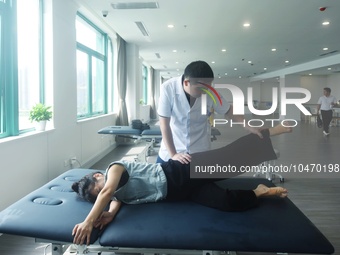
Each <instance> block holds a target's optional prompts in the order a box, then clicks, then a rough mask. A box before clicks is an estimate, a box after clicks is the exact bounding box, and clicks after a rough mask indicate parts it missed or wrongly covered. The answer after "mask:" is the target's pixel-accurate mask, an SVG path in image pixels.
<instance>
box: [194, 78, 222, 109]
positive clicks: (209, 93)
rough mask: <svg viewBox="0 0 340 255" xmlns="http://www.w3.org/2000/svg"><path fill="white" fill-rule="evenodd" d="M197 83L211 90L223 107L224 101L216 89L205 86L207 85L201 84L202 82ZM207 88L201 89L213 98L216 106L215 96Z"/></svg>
mask: <svg viewBox="0 0 340 255" xmlns="http://www.w3.org/2000/svg"><path fill="white" fill-rule="evenodd" d="M197 83H199V84H201V85H203V86H205V87H206V88H208V89H210V90H211V91H212V92H213V93H214V94H215V96H216V97H217V99H218V101H219V102H220V105H222V99H221V97H220V95H219V94H218V93H217V91H216V89H214V88H213V87H212V86H211V85H208V84H205V83H203V82H200V81H199V82H197ZM206 88H200V89H201V90H203V91H204V92H205V93H206V94H207V95H209V96H210V97H211V99H212V100H213V102H214V104H217V102H216V99H215V96H214V95H213V93H211V92H210V91H209V90H208V89H206Z"/></svg>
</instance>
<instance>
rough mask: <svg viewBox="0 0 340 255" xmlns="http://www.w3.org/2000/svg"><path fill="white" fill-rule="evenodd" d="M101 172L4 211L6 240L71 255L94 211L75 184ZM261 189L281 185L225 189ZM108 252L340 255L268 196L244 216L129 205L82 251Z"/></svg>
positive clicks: (70, 177)
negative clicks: (77, 232)
mask: <svg viewBox="0 0 340 255" xmlns="http://www.w3.org/2000/svg"><path fill="white" fill-rule="evenodd" d="M93 171H95V170H91V169H72V170H69V171H67V172H65V173H63V174H61V175H60V176H58V177H56V178H55V179H53V180H52V181H50V182H48V183H47V184H45V185H43V186H42V187H40V188H38V189H37V190H35V191H33V192H31V193H30V194H28V195H27V196H25V197H23V198H22V199H20V200H19V201H17V202H15V203H14V204H12V205H11V206H9V207H8V208H7V209H5V210H3V211H2V212H0V233H6V234H12V235H19V236H27V237H34V238H36V240H37V241H39V242H42V241H43V242H47V243H51V244H52V255H60V254H63V252H64V251H65V250H64V248H63V247H65V245H66V246H68V245H70V244H71V243H72V240H73V237H72V234H71V233H72V229H73V227H74V226H75V224H77V223H80V222H82V221H83V220H84V219H85V217H86V215H87V214H88V212H89V211H90V209H91V207H92V204H91V203H89V202H85V201H83V200H80V199H79V198H78V197H77V195H76V193H75V192H72V190H71V185H72V183H73V182H74V181H77V180H79V179H80V178H81V177H83V176H84V175H85V174H87V173H90V172H93ZM259 183H264V184H266V185H268V186H273V185H274V184H272V183H271V182H270V181H268V180H266V179H260V178H232V179H228V180H225V181H222V182H220V185H223V186H224V187H227V188H229V189H253V188H255V187H256V186H257V185H258V184H259ZM0 238H1V237H0ZM71 247H73V246H72V245H70V246H69V248H71ZM106 251H107V252H111V253H112V252H117V253H158V254H175V253H177V254H183V253H184V254H203V255H208V254H210V255H211V254H217V253H220V252H222V251H228V252H230V253H229V254H231V253H235V252H236V251H246V252H282V253H309V254H332V253H333V252H334V248H333V246H332V245H331V243H330V242H329V241H328V240H327V239H326V237H325V236H324V235H323V234H322V233H321V232H320V231H319V230H318V229H317V228H316V226H315V225H314V224H313V223H312V222H311V221H310V220H309V219H308V218H307V217H306V216H305V215H304V214H303V213H302V212H301V211H300V210H299V209H298V208H297V207H296V206H295V205H294V204H293V203H292V202H291V201H290V200H289V198H283V199H282V198H277V197H270V198H268V197H267V198H261V200H260V201H259V205H258V206H257V207H255V208H253V209H250V210H248V211H244V212H222V211H219V210H216V209H212V208H208V207H204V206H202V205H199V204H195V203H193V202H190V201H181V202H158V203H150V204H140V205H122V208H121V209H120V211H119V212H118V214H117V215H116V218H115V219H114V220H113V221H112V222H111V223H110V224H109V225H108V226H107V227H106V228H105V229H104V230H103V231H101V232H99V231H98V230H94V231H93V233H92V238H91V245H90V246H87V247H85V246H79V247H78V251H77V253H78V254H85V253H90V254H101V252H106ZM92 252H96V253H92Z"/></svg>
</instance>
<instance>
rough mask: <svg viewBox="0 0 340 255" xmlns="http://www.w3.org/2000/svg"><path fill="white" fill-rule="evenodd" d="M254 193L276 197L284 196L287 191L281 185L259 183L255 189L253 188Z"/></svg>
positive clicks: (259, 195)
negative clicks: (270, 185)
mask: <svg viewBox="0 0 340 255" xmlns="http://www.w3.org/2000/svg"><path fill="white" fill-rule="evenodd" d="M254 193H255V195H256V196H257V197H264V196H278V197H286V196H287V195H288V191H287V189H285V188H282V187H270V188H269V187H267V186H266V185H263V184H259V185H258V186H257V188H256V189H254Z"/></svg>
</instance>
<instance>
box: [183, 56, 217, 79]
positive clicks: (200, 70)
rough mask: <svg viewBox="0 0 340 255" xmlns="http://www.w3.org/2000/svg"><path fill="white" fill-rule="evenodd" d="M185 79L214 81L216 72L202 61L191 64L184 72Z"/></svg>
mask: <svg viewBox="0 0 340 255" xmlns="http://www.w3.org/2000/svg"><path fill="white" fill-rule="evenodd" d="M184 78H209V79H214V72H213V70H212V69H211V67H210V66H209V65H208V63H207V62H204V61H202V60H198V61H194V62H191V63H190V64H189V65H187V67H186V68H185V70H184Z"/></svg>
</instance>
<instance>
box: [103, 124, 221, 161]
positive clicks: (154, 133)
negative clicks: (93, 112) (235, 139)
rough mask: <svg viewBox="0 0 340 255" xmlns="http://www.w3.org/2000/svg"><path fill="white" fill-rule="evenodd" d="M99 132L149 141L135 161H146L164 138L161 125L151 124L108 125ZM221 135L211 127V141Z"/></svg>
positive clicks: (136, 140)
mask: <svg viewBox="0 0 340 255" xmlns="http://www.w3.org/2000/svg"><path fill="white" fill-rule="evenodd" d="M98 134H105V135H116V136H119V137H123V138H129V139H134V140H135V143H139V142H140V141H142V140H145V141H147V143H146V146H145V147H144V149H143V151H142V152H140V153H139V154H138V155H137V157H136V158H135V161H140V162H146V161H147V156H148V155H151V152H152V151H153V148H154V145H155V143H157V142H159V141H160V140H161V139H162V133H161V129H160V127H159V126H151V127H150V129H145V130H141V129H135V128H132V127H131V126H108V127H105V128H102V129H100V130H99V131H98ZM219 135H221V133H220V131H219V130H218V129H217V128H214V127H212V128H211V141H215V140H217V138H216V136H219Z"/></svg>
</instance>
